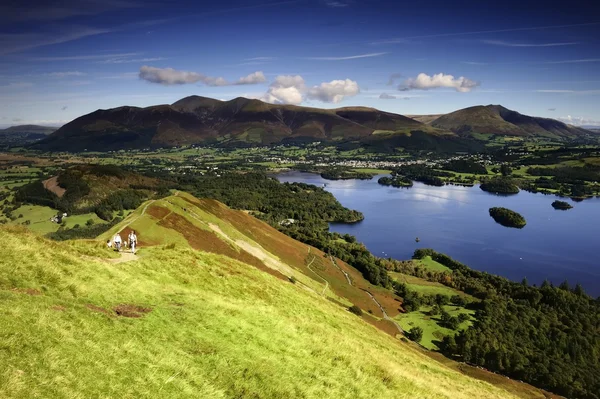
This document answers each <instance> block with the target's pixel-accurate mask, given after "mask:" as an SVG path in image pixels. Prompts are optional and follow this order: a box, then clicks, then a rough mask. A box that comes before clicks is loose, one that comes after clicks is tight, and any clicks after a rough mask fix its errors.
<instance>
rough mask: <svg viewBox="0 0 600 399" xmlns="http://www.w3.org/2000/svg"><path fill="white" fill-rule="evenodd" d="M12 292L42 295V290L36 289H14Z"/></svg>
mask: <svg viewBox="0 0 600 399" xmlns="http://www.w3.org/2000/svg"><path fill="white" fill-rule="evenodd" d="M11 291H14V292H18V293H20V294H27V295H31V296H37V295H42V293H41V292H40V290H36V289H35V288H13V289H12V290H11Z"/></svg>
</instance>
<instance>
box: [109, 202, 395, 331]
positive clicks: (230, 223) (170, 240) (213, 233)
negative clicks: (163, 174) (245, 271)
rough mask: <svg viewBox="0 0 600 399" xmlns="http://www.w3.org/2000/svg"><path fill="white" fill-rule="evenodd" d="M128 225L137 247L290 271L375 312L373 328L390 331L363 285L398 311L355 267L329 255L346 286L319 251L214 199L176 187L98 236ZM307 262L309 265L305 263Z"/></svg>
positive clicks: (342, 300) (390, 310) (283, 272)
mask: <svg viewBox="0 0 600 399" xmlns="http://www.w3.org/2000/svg"><path fill="white" fill-rule="evenodd" d="M144 209H146V211H145V212H144ZM142 212H143V215H142ZM215 227H216V228H217V229H216V228H215ZM129 229H134V230H136V232H137V234H138V238H139V240H140V245H141V247H142V248H143V247H145V246H148V245H158V244H160V245H162V244H175V245H178V246H191V247H192V248H194V249H198V250H203V251H208V252H213V253H217V254H224V255H227V256H230V257H232V258H234V259H237V260H240V261H243V262H245V263H249V264H251V265H253V266H256V267H258V268H259V269H261V270H264V271H267V272H269V273H271V274H274V275H276V276H279V277H280V278H283V279H286V278H288V277H292V276H293V277H294V278H296V279H297V280H298V281H299V282H300V283H301V284H302V285H304V286H306V287H308V288H310V289H312V290H314V291H315V292H318V293H322V294H323V295H324V296H326V297H328V298H330V299H332V300H335V301H337V302H339V303H341V304H343V305H351V304H356V305H358V306H360V307H361V308H362V309H363V310H365V311H367V312H369V313H370V314H372V315H373V316H375V317H376V320H375V321H376V323H377V325H378V326H379V327H382V328H386V329H387V331H389V332H390V333H391V332H392V331H391V330H389V328H388V327H389V326H386V325H385V324H387V323H384V322H383V321H382V320H379V319H381V318H382V317H383V314H382V313H381V310H380V309H379V307H378V306H377V305H376V304H375V303H374V302H373V301H372V300H371V299H370V297H369V296H368V295H367V294H366V293H365V292H364V290H368V291H370V292H371V293H373V295H375V297H376V298H377V300H378V301H379V302H380V303H381V304H382V306H383V307H384V308H385V309H386V312H387V313H388V314H390V315H391V316H394V315H396V314H398V312H399V307H400V301H399V298H398V297H396V296H394V295H393V294H392V293H391V292H390V291H388V290H384V289H382V288H381V287H375V286H373V285H371V284H370V283H369V282H367V281H366V280H365V279H364V278H363V277H362V275H361V274H360V273H358V272H357V271H356V269H354V268H352V267H350V266H348V265H347V264H346V263H344V262H342V261H340V260H339V259H336V260H335V261H336V264H337V265H338V266H339V267H340V268H342V269H344V270H345V271H346V272H347V273H349V275H350V276H351V279H352V285H349V284H348V283H347V281H346V277H345V276H344V274H342V272H341V271H340V270H339V269H338V268H336V267H335V265H333V264H332V262H331V260H330V259H329V258H327V257H326V256H325V254H324V253H323V252H321V251H319V250H318V249H316V248H311V247H309V246H308V245H306V244H303V243H301V242H299V241H296V240H294V239H292V238H290V237H288V236H286V235H284V234H282V233H281V232H279V231H277V230H276V229H274V228H272V227H271V226H269V225H268V224H266V223H264V222H261V221H260V220H257V219H256V218H254V217H252V216H250V215H248V214H246V213H244V212H241V211H235V210H232V209H230V208H228V207H227V206H225V205H223V204H221V203H219V202H218V201H214V200H208V199H201V200H199V199H197V198H194V197H193V196H191V195H189V194H186V193H183V192H180V193H178V194H177V195H173V196H170V197H167V198H164V199H161V200H157V201H152V202H147V203H146V204H144V205H142V206H141V207H140V209H138V210H137V211H135V212H134V213H132V214H131V215H130V216H129V217H128V218H126V219H125V220H124V221H123V222H122V223H120V224H118V225H117V226H115V227H114V228H112V229H111V230H109V231H108V232H107V233H105V234H103V235H102V236H101V237H100V239H102V240H106V239H108V238H109V237H112V236H113V235H114V234H115V233H116V232H117V231H120V230H123V231H124V233H125V236H126V235H127V234H128V231H129ZM220 232H221V233H222V234H221V233H220ZM225 236H226V237H225ZM311 262H312V265H311V268H310V269H309V268H308V267H307V265H308V264H309V263H311ZM324 279H325V281H327V284H325V283H324ZM371 321H373V320H371Z"/></svg>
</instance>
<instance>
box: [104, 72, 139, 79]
mask: <svg viewBox="0 0 600 399" xmlns="http://www.w3.org/2000/svg"><path fill="white" fill-rule="evenodd" d="M138 76H139V72H123V73H119V74H116V75H108V76H101V77H100V79H137V78H138Z"/></svg>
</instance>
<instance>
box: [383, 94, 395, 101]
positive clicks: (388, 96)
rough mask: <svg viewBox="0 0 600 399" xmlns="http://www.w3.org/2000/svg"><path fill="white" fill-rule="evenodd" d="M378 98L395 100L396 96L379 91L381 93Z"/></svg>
mask: <svg viewBox="0 0 600 399" xmlns="http://www.w3.org/2000/svg"><path fill="white" fill-rule="evenodd" d="M379 98H380V99H381V100H395V99H396V96H392V95H391V94H387V93H381V94H380V95H379Z"/></svg>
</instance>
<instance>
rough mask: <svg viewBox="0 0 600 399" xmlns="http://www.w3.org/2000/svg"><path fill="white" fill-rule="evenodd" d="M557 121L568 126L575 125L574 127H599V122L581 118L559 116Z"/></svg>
mask: <svg viewBox="0 0 600 399" xmlns="http://www.w3.org/2000/svg"><path fill="white" fill-rule="evenodd" d="M557 119H558V120H559V121H562V122H564V123H568V124H569V125H575V126H582V125H593V126H600V121H597V120H593V119H589V118H585V117H582V116H571V115H567V116H561V117H560V118H557Z"/></svg>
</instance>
